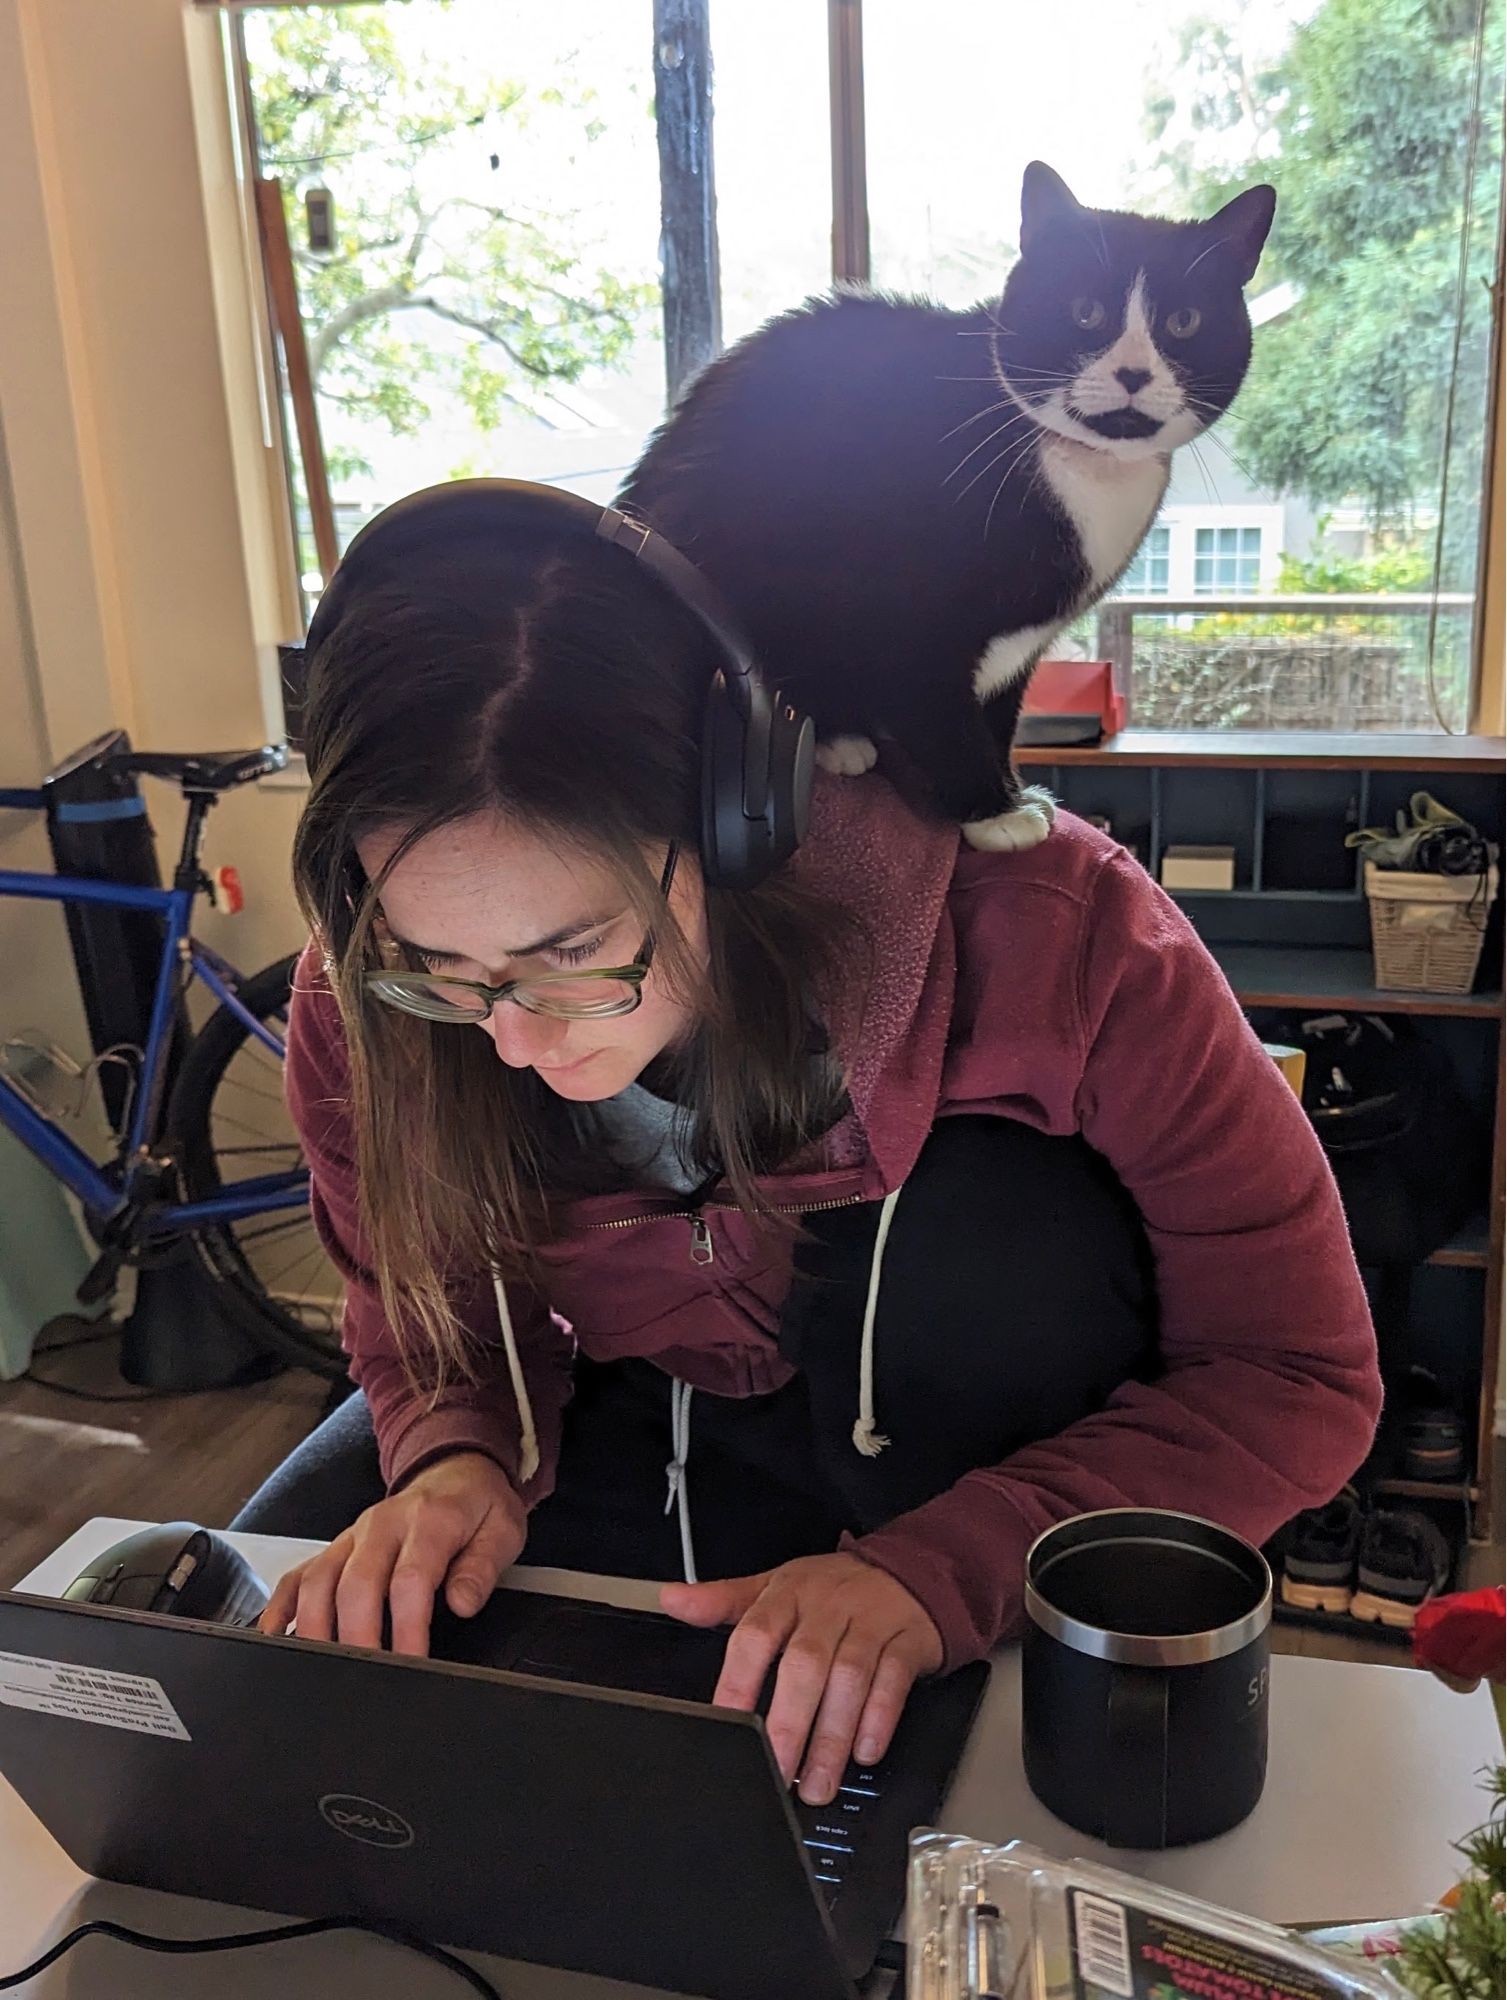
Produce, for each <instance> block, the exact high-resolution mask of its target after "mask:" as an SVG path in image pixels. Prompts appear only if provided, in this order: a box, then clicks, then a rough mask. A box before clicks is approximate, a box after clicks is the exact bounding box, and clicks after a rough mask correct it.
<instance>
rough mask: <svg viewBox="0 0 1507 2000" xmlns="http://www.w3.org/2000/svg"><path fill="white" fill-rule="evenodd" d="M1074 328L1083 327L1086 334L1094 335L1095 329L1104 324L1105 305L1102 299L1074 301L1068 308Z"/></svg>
mask: <svg viewBox="0 0 1507 2000" xmlns="http://www.w3.org/2000/svg"><path fill="white" fill-rule="evenodd" d="M1068 310H1069V312H1070V313H1071V314H1072V320H1073V325H1074V326H1081V327H1082V329H1083V331H1084V332H1085V333H1092V332H1093V331H1094V329H1095V327H1100V326H1103V324H1104V304H1103V301H1102V300H1100V299H1074V300H1073V303H1072V305H1071V306H1070V307H1069V308H1068Z"/></svg>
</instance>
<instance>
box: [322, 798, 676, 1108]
mask: <svg viewBox="0 0 1507 2000" xmlns="http://www.w3.org/2000/svg"><path fill="white" fill-rule="evenodd" d="M400 839H401V835H400V834H399V833H397V832H388V831H383V832H381V833H374V834H371V835H370V836H369V837H368V838H367V839H365V840H362V841H359V842H358V843H357V850H356V851H357V853H358V854H359V855H360V857H361V865H362V867H363V868H364V869H365V870H366V873H367V876H368V878H369V879H372V880H375V879H376V878H377V877H378V876H379V875H380V874H381V872H382V870H383V868H384V867H385V866H386V864H387V861H388V859H389V857H390V856H391V855H392V853H393V852H394V850H395V849H396V848H397V847H398V845H399V843H400ZM645 858H646V860H647V862H648V864H649V866H650V867H651V868H652V869H653V870H654V871H655V872H656V873H658V871H659V870H660V869H662V867H663V865H664V858H665V857H664V853H663V852H662V851H661V852H658V853H654V854H649V855H646V857H645ZM670 903H671V907H672V909H673V910H674V913H675V917H676V920H677V921H678V923H679V925H680V928H681V930H682V931H683V933H684V934H685V937H686V940H687V942H688V944H689V945H690V947H691V949H692V951H693V952H694V953H695V954H696V956H697V957H698V958H699V960H700V961H701V962H702V963H705V959H706V906H705V899H704V897H703V895H702V889H701V881H700V878H699V875H698V873H697V870H696V867H695V864H694V862H693V861H692V860H691V859H690V858H689V857H688V856H687V855H686V854H685V853H684V852H683V851H682V854H681V858H680V860H679V862H678V864H677V866H676V870H675V880H674V883H673V885H672V887H671V890H670ZM382 915H383V918H384V920H385V922H386V925H387V928H388V930H389V931H391V932H392V934H393V936H394V937H395V938H397V939H399V940H401V941H402V942H403V943H404V944H406V945H408V946H409V947H410V948H411V949H413V950H414V951H416V952H417V953H418V954H419V956H420V957H421V958H422V959H423V960H424V962H425V963H426V965H428V967H429V968H430V969H431V970H432V971H435V972H445V973H451V974H453V975H454V976H455V977H456V978H458V979H480V980H485V981H486V983H487V984H488V985H489V986H500V985H501V984H502V983H503V981H504V980H508V979H525V978H529V977H535V978H537V977H538V976H539V975H541V974H543V973H549V972H569V971H573V970H576V969H577V968H579V969H582V970H584V969H585V968H586V967H588V966H609V965H631V964H632V963H633V962H634V960H635V959H636V958H637V957H638V955H639V951H640V949H641V947H642V945H643V941H644V938H643V926H642V922H641V920H640V919H639V918H637V917H636V916H635V915H634V914H633V912H632V910H631V909H629V908H627V907H626V906H625V904H624V900H623V892H622V890H621V888H619V887H618V886H617V884H616V883H615V882H614V880H613V877H612V874H611V872H610V870H609V869H608V868H607V867H606V865H605V864H604V863H602V862H599V861H594V860H592V859H590V858H589V857H587V856H585V855H581V854H577V853H573V852H570V851H569V850H567V849H565V848H563V847H561V846H559V845H557V844H554V843H552V842H550V841H549V840H547V839H543V838H541V837H540V836H539V835H537V834H534V833H530V832H527V831H525V830H523V829H521V828H520V827H518V826H516V825H514V824H513V823H512V822H510V821H508V820H505V819H503V818H502V817H501V816H500V815H493V814H485V815H481V816H478V817H476V818H474V819H466V820H460V821H458V822H457V823H456V824H455V825H453V826H446V827H441V828H440V829H439V830H438V831H437V832H435V833H432V834H429V835H428V836H426V838H425V839H423V840H421V841H419V842H417V843H416V845H415V846H413V847H412V848H410V849H409V851H408V853H406V854H405V855H404V856H403V857H402V859H401V860H400V861H398V862H397V863H396V865H395V866H394V868H393V871H392V873H391V875H390V876H389V877H388V878H387V881H386V882H385V883H384V884H383V888H382ZM642 995H643V999H642V1004H641V1005H640V1006H639V1007H638V1008H637V1009H636V1010H635V1011H634V1012H633V1013H631V1014H619V1015H616V1016H611V1017H609V1018H607V1019H605V1020H601V1019H598V1020H592V1021H560V1020H554V1019H552V1018H550V1017H548V1016H546V1015H542V1014H530V1013H528V1012H527V1011H526V1010H525V1009H524V1008H522V1007H519V1006H517V1005H516V1004H515V1003H514V1002H513V1001H511V1000H506V1001H503V1002H501V1003H500V1004H499V1005H498V1006H495V1007H494V1008H493V1009H492V1012H491V1015H490V1017H489V1018H488V1019H487V1020H485V1021H483V1022H479V1023H477V1024H476V1026H477V1027H479V1028H480V1031H481V1033H482V1034H484V1035H487V1036H489V1037H490V1039H491V1041H492V1044H493V1047H494V1048H495V1049H496V1051H497V1053H498V1055H499V1056H500V1057H501V1059H502V1061H503V1062H505V1063H508V1064H509V1065H510V1066H511V1067H512V1068H514V1069H533V1070H537V1071H538V1073H539V1075H540V1076H542V1077H543V1079H544V1081H545V1082H546V1083H547V1084H548V1085H549V1087H550V1089H551V1090H553V1091H555V1092H557V1093H558V1095H559V1096H561V1097H568V1098H571V1099H572V1100H574V1101H575V1102H577V1103H582V1104H585V1103H594V1102H596V1101H597V1100H598V1099H600V1098H605V1097H615V1096H616V1095H617V1093H618V1092H619V1091H620V1090H624V1089H626V1087H627V1086H628V1085H629V1084H630V1083H632V1082H633V1080H634V1078H635V1077H637V1076H638V1075H639V1074H640V1073H641V1071H643V1070H644V1069H645V1068H646V1067H647V1066H648V1064H650V1063H651V1062H652V1061H653V1060H654V1058H655V1057H656V1056H657V1055H660V1054H662V1053H663V1051H664V1050H666V1049H668V1048H671V1047H673V1046H674V1045H675V1044H676V1043H678V1042H680V1041H682V1040H683V1039H684V1038H685V1036H686V1035H687V1033H688V1032H689V1030H690V1026H691V1020H692V1015H691V1010H690V1008H689V1006H688V1005H687V1004H686V1003H685V1002H684V1001H682V1000H680V999H678V998H676V997H675V995H674V994H672V993H671V992H670V991H669V990H668V988H667V984H666V980H665V978H664V976H663V975H662V972H661V967H660V964H659V962H658V960H656V962H655V964H654V966H653V968H652V969H651V971H650V973H649V977H648V978H647V979H646V980H645V981H644V984H643V987H642ZM447 1032H454V1033H455V1034H461V1033H462V1032H471V1033H474V1032H475V1028H472V1029H468V1030H463V1029H462V1028H460V1027H456V1028H455V1029H454V1030H453V1031H447Z"/></svg>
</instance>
